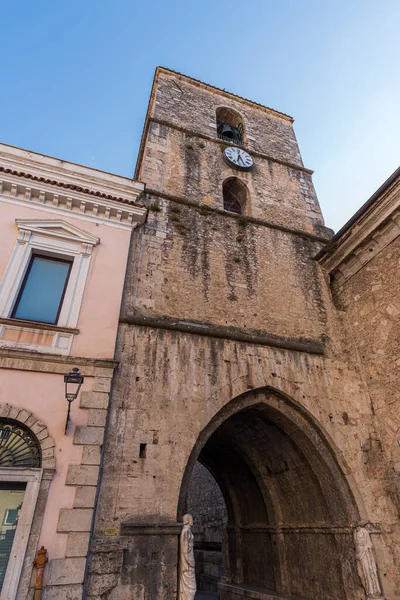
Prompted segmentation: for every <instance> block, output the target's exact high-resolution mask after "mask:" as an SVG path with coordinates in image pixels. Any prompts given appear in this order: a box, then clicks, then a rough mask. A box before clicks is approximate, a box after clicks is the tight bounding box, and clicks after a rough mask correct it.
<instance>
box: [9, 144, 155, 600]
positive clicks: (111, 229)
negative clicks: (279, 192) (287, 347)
mask: <svg viewBox="0 0 400 600" xmlns="http://www.w3.org/2000/svg"><path fill="white" fill-rule="evenodd" d="M142 192H143V185H141V184H139V183H136V182H133V181H132V180H130V179H126V178H123V177H119V176H115V175H111V174H109V173H104V172H100V171H97V170H95V169H90V168H87V167H82V166H79V165H75V164H71V163H67V162H64V161H61V160H57V159H54V158H50V157H47V156H43V155H39V154H35V153H31V152H28V151H25V150H21V149H18V148H14V147H10V146H6V145H0V513H1V514H0V519H1V523H0V584H1V599H2V600H3V599H4V600H6V599H7V600H13V599H14V598H15V599H21V600H22V599H25V598H27V597H32V595H33V587H34V585H35V568H34V567H33V566H32V565H33V560H34V558H35V555H36V552H37V550H38V548H40V547H41V546H44V547H45V548H46V550H47V553H48V565H47V567H46V569H45V581H44V583H45V586H46V598H48V599H50V598H57V597H58V596H59V595H60V593H62V589H64V591H65V590H66V587H65V586H68V590H69V593H70V594H72V596H71V598H72V597H73V598H79V597H81V596H82V585H83V580H84V573H85V568H86V556H87V552H88V544H89V537H90V530H91V524H92V516H93V508H94V504H95V499H96V490H97V483H98V473H99V464H100V453H101V447H102V443H103V435H104V428H105V424H106V414H107V407H108V399H109V392H110V388H111V382H112V377H113V374H114V371H115V369H116V367H117V363H116V362H115V361H114V348H115V343H116V336H117V328H118V319H119V312H120V304H121V298H122V291H123V284H124V277H125V270H126V265H127V260H128V255H129V247H130V240H131V233H132V230H133V229H134V228H135V227H136V226H137V225H138V224H139V223H143V222H144V220H145V218H146V209H145V208H144V207H143V206H142V205H141V202H140V196H141V194H142ZM100 300H101V301H100ZM74 368H75V369H79V372H80V374H82V375H83V376H84V381H83V385H82V387H81V390H80V393H79V395H78V397H77V398H76V400H75V401H73V402H71V414H70V419H69V422H68V424H67V428H66V419H67V408H68V402H67V401H66V398H65V389H64V387H65V386H64V375H65V374H67V373H69V372H71V371H72V369H74Z"/></svg>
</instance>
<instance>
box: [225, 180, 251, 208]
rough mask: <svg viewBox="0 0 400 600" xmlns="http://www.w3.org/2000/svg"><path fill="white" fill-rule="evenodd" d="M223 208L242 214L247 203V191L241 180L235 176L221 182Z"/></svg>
mask: <svg viewBox="0 0 400 600" xmlns="http://www.w3.org/2000/svg"><path fill="white" fill-rule="evenodd" d="M222 197H223V201H224V210H227V211H229V212H233V213H236V214H238V215H242V214H244V213H245V211H246V206H247V203H248V191H247V187H246V185H245V184H244V183H243V181H240V179H238V178H237V177H229V178H228V179H225V181H224V182H223V184H222Z"/></svg>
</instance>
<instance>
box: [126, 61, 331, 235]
mask: <svg viewBox="0 0 400 600" xmlns="http://www.w3.org/2000/svg"><path fill="white" fill-rule="evenodd" d="M292 124H293V119H292V118H291V117H289V116H288V115H285V114H283V113H280V112H278V111H275V110H272V109H270V108H267V107H264V106H261V105H259V104H257V103H255V102H251V101H249V100H245V99H244V98H240V97H238V96H234V95H233V94H229V93H226V92H225V91H222V90H219V89H217V88H213V87H212V86H209V85H205V84H203V83H201V82H200V81H196V80H193V79H190V78H188V77H183V76H179V75H177V74H175V73H171V72H168V71H167V70H165V69H158V71H157V74H156V85H155V87H154V88H153V93H152V96H151V98H150V104H149V111H148V116H147V122H146V128H145V132H144V136H143V140H142V144H141V148H140V155H139V159H138V163H137V168H136V173H135V178H136V179H139V180H141V181H145V182H146V185H147V187H148V188H151V189H152V190H155V191H157V192H158V193H159V192H161V193H163V194H168V195H172V196H178V197H179V198H183V199H187V200H189V201H192V202H196V203H202V204H205V205H207V206H210V207H211V208H215V209H220V210H224V208H225V209H226V208H228V209H229V208H230V210H231V211H232V212H242V214H244V215H246V216H249V217H252V218H254V219H261V220H263V221H265V222H267V223H269V224H271V225H272V224H274V225H280V226H283V227H288V228H293V229H299V230H302V231H307V232H309V233H316V234H321V233H322V235H326V234H325V233H324V232H323V227H322V226H323V219H322V215H321V212H320V208H319V205H318V200H317V197H316V194H315V191H314V188H313V184H312V181H311V174H312V171H310V170H309V169H306V168H305V167H304V166H303V162H302V160H301V156H300V152H299V148H298V145H297V141H296V137H295V134H294V131H293V126H292ZM237 155H238V156H237ZM245 160H246V161H247V162H245ZM224 183H225V185H224ZM232 195H235V196H236V197H237V202H236V204H237V206H235V202H234V203H233V204H232V202H231V203H230V200H229V197H232ZM231 199H232V198H231ZM224 203H225V205H224ZM229 203H230V206H228V205H229ZM321 228H322V229H321Z"/></svg>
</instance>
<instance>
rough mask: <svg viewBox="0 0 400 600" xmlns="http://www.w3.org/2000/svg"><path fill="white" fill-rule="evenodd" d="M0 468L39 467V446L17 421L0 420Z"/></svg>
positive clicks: (29, 432) (31, 434)
mask: <svg viewBox="0 0 400 600" xmlns="http://www.w3.org/2000/svg"><path fill="white" fill-rule="evenodd" d="M0 467H25V468H27V469H31V468H34V467H40V446H39V443H38V441H37V439H36V438H35V437H34V435H33V433H32V432H31V431H30V430H29V429H28V428H27V427H24V426H23V425H22V424H21V423H19V422H18V421H12V420H11V419H1V420H0Z"/></svg>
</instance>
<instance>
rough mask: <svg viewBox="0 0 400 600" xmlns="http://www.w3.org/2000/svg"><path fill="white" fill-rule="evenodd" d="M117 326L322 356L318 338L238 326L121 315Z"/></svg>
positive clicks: (141, 315) (138, 315) (152, 316)
mask: <svg viewBox="0 0 400 600" xmlns="http://www.w3.org/2000/svg"><path fill="white" fill-rule="evenodd" d="M120 323H126V324H128V325H139V326H143V327H150V328H155V329H166V330H169V331H178V332H180V333H189V334H193V335H201V336H205V337H211V338H218V339H224V340H232V341H234V342H243V343H245V344H256V345H257V346H271V347H273V348H282V349H284V350H294V351H295V352H307V353H309V354H324V353H325V350H324V346H323V343H322V341H320V340H318V339H307V338H286V337H282V336H278V335H275V334H272V333H268V332H265V331H258V330H251V329H247V330H246V329H243V328H241V327H229V326H226V325H215V324H213V323H206V322H200V321H196V322H195V321H192V322H189V321H184V320H181V319H179V318H173V317H170V316H166V315H160V316H154V315H145V314H135V313H133V314H126V315H121V317H120Z"/></svg>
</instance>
